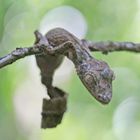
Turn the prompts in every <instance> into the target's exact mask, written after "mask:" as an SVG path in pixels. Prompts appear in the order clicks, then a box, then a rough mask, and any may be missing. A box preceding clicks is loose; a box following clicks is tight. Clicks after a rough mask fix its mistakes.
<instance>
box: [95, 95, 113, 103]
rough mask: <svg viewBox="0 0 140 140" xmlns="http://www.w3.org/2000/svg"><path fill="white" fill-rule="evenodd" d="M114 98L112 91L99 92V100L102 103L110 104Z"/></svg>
mask: <svg viewBox="0 0 140 140" xmlns="http://www.w3.org/2000/svg"><path fill="white" fill-rule="evenodd" d="M111 98H112V94H111V93H104V94H98V96H97V100H98V101H100V102H101V103H102V104H108V103H109V102H110V100H111Z"/></svg>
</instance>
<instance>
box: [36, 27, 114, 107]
mask: <svg viewBox="0 0 140 140" xmlns="http://www.w3.org/2000/svg"><path fill="white" fill-rule="evenodd" d="M45 37H46V39H47V40H48V43H49V45H51V46H52V48H51V49H49V50H48V54H45V55H40V56H36V60H37V64H38V66H39V68H40V70H41V77H42V83H43V84H45V85H46V87H47V88H48V90H49V89H52V87H53V86H52V80H53V75H54V72H55V70H56V68H58V67H59V65H60V64H61V63H62V61H63V57H64V56H67V57H68V58H69V59H70V60H72V62H73V63H74V65H75V68H76V71H77V74H78V76H79V78H80V79H81V81H82V83H83V84H84V85H85V87H86V88H87V89H88V91H89V92H90V93H91V94H92V95H93V96H94V97H95V98H96V99H97V100H98V101H99V102H101V103H103V104H107V103H109V101H110V100H111V97H112V80H113V72H112V70H110V68H109V66H108V65H107V63H105V62H104V61H99V60H96V59H95V58H93V57H92V56H91V55H90V53H89V51H88V49H87V47H86V45H85V43H84V42H82V40H79V39H78V38H76V37H75V36H74V35H72V34H71V33H69V32H68V31H66V30H64V29H62V28H55V29H53V30H50V31H49V32H48V33H47V34H46V35H45ZM46 50H47V46H46ZM52 50H53V51H52ZM51 51H52V52H53V53H50V54H49V52H51ZM50 96H53V95H51V94H50Z"/></svg>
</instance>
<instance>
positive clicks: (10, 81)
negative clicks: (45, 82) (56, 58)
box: [0, 0, 140, 140]
mask: <svg viewBox="0 0 140 140" xmlns="http://www.w3.org/2000/svg"><path fill="white" fill-rule="evenodd" d="M62 5H70V6H73V7H75V8H77V9H78V10H79V11H80V12H81V13H82V14H83V15H84V17H85V19H86V21H87V24H88V33H87V36H86V38H88V39H90V40H96V41H98V40H114V41H133V42H139V41H140V39H139V36H137V35H138V34H139V30H140V29H139V26H138V25H139V24H140V23H135V22H136V21H138V20H137V19H136V18H138V17H137V15H138V13H139V11H140V4H139V1H138V0H133V1H132V0H123V1H122V0H118V1H112V0H100V1H99V0H80V1H75V0H30V1H29V0H19V1H14V0H0V25H1V26H0V50H1V51H0V56H2V55H4V54H6V53H8V52H9V51H10V50H12V49H13V48H15V47H19V46H29V45H30V44H32V43H33V41H34V36H33V32H34V30H35V29H37V28H38V27H39V23H40V21H41V19H42V17H43V16H44V15H45V14H46V13H47V12H48V11H49V10H51V9H53V8H55V7H58V6H62ZM134 25H135V26H134ZM136 25H137V26H136ZM93 55H94V56H96V57H97V58H98V59H103V60H105V61H107V62H108V63H109V64H110V66H111V67H113V69H114V71H115V74H116V80H115V81H114V83H113V99H112V101H111V103H110V104H109V105H107V106H102V105H100V104H99V103H97V102H96V101H95V99H93V98H92V97H91V95H89V93H88V92H87V90H86V89H85V87H84V86H83V85H82V83H81V82H80V80H79V79H78V77H77V76H76V74H75V73H74V75H73V76H72V77H71V80H70V81H69V85H68V86H67V91H68V93H72V94H70V96H69V107H68V108H69V109H68V112H67V113H66V115H65V117H64V121H63V123H62V124H61V126H58V127H57V128H56V129H51V130H45V131H41V132H40V139H42V140H45V139H48V140H49V139H50V140H55V139H62V140H63V139H67V140H68V139H73V140H87V139H91V140H125V139H127V140H132V139H134V140H139V139H140V134H139V133H138V132H139V131H140V112H139V107H140V104H138V105H137V106H138V108H137V110H136V112H135V115H134V118H133V119H132V118H131V120H130V121H129V118H130V117H129V115H130V116H131V113H133V111H132V112H131V109H132V110H133V109H134V108H128V109H127V110H126V112H129V113H128V122H132V124H133V125H132V124H131V126H133V127H131V128H129V127H128V128H126V129H124V126H125V125H126V123H125V120H124V125H120V126H119V128H118V129H117V130H116V127H115V126H114V124H115V123H114V122H115V121H113V120H114V118H115V117H114V114H115V112H116V110H118V109H119V107H120V106H121V103H122V102H123V101H125V100H126V99H127V98H130V97H135V98H136V99H137V100H138V101H139V99H140V94H139V92H140V86H139V84H140V67H139V62H140V61H139V59H140V55H139V54H133V53H128V52H115V53H110V54H109V55H102V54H100V53H93ZM25 61H26V60H22V61H20V63H19V62H17V63H16V64H13V65H11V66H8V67H6V68H4V69H1V70H0V106H1V107H0V137H1V139H4V140H19V139H20V140H25V139H30V138H29V137H28V134H26V135H24V134H23V133H22V131H19V129H18V128H17V126H16V123H17V122H16V121H17V120H16V119H15V114H14V109H13V93H14V91H15V89H16V87H17V86H18V85H19V84H20V83H22V81H24V77H26V72H27V70H26V69H25V68H24V67H25ZM73 81H74V82H73ZM136 103H137V102H136ZM124 112H125V110H124ZM125 119H126V120H127V117H126V118H125ZM118 122H119V121H118ZM136 124H137V125H136ZM138 124H139V125H138ZM20 129H21V128H20ZM122 129H124V130H128V131H127V132H124V131H123V130H122ZM128 132H129V133H130V134H129V135H128ZM122 133H123V134H124V135H123V134H122ZM127 135H128V136H129V137H128V136H127Z"/></svg>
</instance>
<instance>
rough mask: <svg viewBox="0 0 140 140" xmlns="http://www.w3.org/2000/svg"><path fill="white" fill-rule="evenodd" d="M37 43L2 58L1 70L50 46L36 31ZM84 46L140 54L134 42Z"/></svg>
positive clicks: (102, 50) (83, 41) (139, 46)
mask: <svg viewBox="0 0 140 140" xmlns="http://www.w3.org/2000/svg"><path fill="white" fill-rule="evenodd" d="M35 37H36V42H39V43H38V44H35V45H33V46H32V47H29V48H17V49H16V50H14V51H12V52H11V53H9V54H8V55H6V56H4V57H1V58H0V68H2V67H4V66H6V65H9V64H11V63H13V62H15V61H16V60H18V59H21V58H24V57H25V56H29V55H35V54H40V53H43V52H44V50H43V47H41V46H49V43H48V40H47V39H46V38H45V36H43V35H42V34H41V33H39V32H38V31H35ZM81 41H82V43H83V45H85V46H87V47H88V48H89V49H90V51H100V52H102V53H104V54H107V53H108V52H113V51H129V52H135V53H139V52H140V43H133V42H113V41H104V42H103V41H101V42H93V41H88V40H85V39H83V40H81Z"/></svg>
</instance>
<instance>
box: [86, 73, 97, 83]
mask: <svg viewBox="0 0 140 140" xmlns="http://www.w3.org/2000/svg"><path fill="white" fill-rule="evenodd" d="M84 80H85V82H86V83H87V84H88V85H89V86H92V85H95V84H96V81H95V80H96V79H95V78H94V76H93V75H92V74H86V75H85V77H84Z"/></svg>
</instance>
